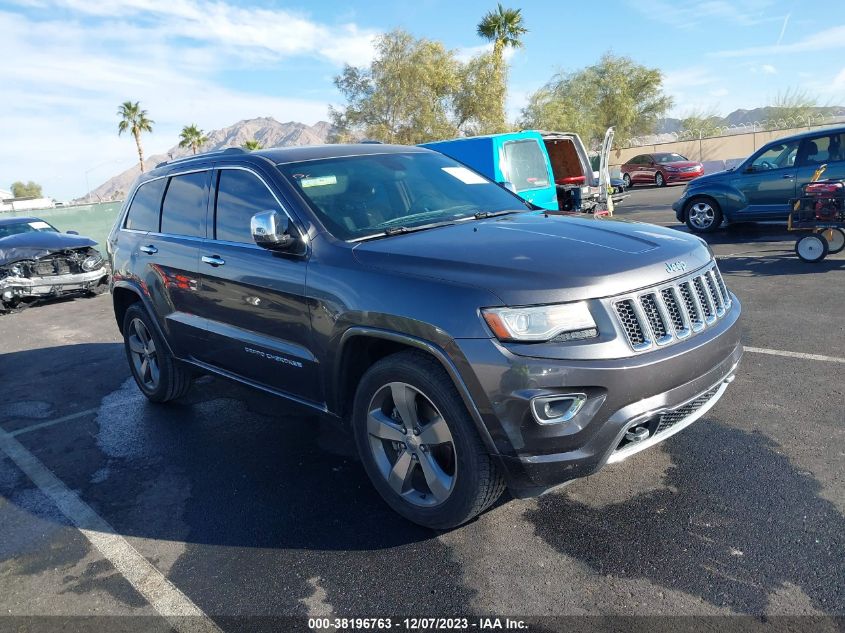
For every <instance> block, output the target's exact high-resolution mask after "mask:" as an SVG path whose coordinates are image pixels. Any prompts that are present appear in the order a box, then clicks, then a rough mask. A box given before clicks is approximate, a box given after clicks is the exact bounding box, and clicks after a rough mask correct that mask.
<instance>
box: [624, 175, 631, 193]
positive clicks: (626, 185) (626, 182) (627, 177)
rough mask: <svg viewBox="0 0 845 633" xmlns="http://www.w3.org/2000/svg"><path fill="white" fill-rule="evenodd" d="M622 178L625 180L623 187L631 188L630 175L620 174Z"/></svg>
mask: <svg viewBox="0 0 845 633" xmlns="http://www.w3.org/2000/svg"><path fill="white" fill-rule="evenodd" d="M622 180H623V181H624V182H625V189H630V188H631V175H630V174H625V175H624V176H622Z"/></svg>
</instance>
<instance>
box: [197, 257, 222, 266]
mask: <svg viewBox="0 0 845 633" xmlns="http://www.w3.org/2000/svg"><path fill="white" fill-rule="evenodd" d="M202 261H203V263H205V264H211V265H212V266H215V267H216V266H222V265H223V264H225V263H226V260H225V259H223V258H222V257H219V256H217V255H203V256H202Z"/></svg>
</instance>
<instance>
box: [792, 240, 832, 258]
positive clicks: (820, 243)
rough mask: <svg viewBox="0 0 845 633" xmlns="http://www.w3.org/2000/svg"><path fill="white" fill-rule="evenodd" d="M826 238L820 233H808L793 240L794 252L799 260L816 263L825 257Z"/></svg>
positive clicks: (826, 250) (826, 248)
mask: <svg viewBox="0 0 845 633" xmlns="http://www.w3.org/2000/svg"><path fill="white" fill-rule="evenodd" d="M827 253H828V245H827V240H826V239H824V237H822V234H821V233H810V234H809V235H805V236H804V237H802V238H801V239H800V240H798V241H797V242H795V254H796V255H798V257H800V258H801V261H803V262H807V263H808V264H816V263H818V262H820V261H822V260H823V259H824V258H825V257H827Z"/></svg>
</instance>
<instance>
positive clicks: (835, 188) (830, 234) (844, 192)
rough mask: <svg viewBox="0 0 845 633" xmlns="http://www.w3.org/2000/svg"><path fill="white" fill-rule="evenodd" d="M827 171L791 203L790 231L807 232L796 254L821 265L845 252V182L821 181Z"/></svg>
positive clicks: (819, 170) (821, 171)
mask: <svg viewBox="0 0 845 633" xmlns="http://www.w3.org/2000/svg"><path fill="white" fill-rule="evenodd" d="M826 167H827V166H826V165H822V166H821V167H819V169H818V170H817V171H816V173H815V175H814V176H813V180H811V181H810V182H808V183H807V184H805V185H804V186H803V187H802V188H801V197H800V198H795V199H793V200H790V206H791V209H792V211H791V212H790V214H789V224H788V228H789V230H790V231H804V232H806V234H805V235H802V236H801V237H800V238H798V241H797V242H795V253H796V254H797V255H798V257H800V258H801V259H802V260H803V261H805V262H811V263H815V262H820V261H822V260H823V259H824V258H825V257H827V255H828V253H832V254H833V253H838V252H840V251H841V250H842V249H843V248H845V181H843V180H820V177H821V175H822V174H823V173H824V171H825V168H826Z"/></svg>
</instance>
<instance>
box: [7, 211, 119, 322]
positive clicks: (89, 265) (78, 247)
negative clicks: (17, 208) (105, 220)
mask: <svg viewBox="0 0 845 633" xmlns="http://www.w3.org/2000/svg"><path fill="white" fill-rule="evenodd" d="M96 245H97V243H96V242H95V241H94V240H92V239H90V238H87V237H82V236H81V235H76V234H72V233H61V232H60V231H59V230H58V229H57V228H56V227H54V226H53V225H51V224H49V223H48V222H45V221H44V220H40V219H38V218H2V219H0V312H6V311H9V310H13V309H15V308H18V307H23V306H25V305H27V304H29V303H32V302H34V301H38V300H40V299H48V298H52V297H59V296H63V295H66V294H73V293H77V294H84V293H90V294H100V293H102V292H105V291H106V290H108V282H109V269H108V265H107V264H106V262H105V260H104V259H103V257H102V255H100V253H99V252H98V251H97V249H95V248H94V246H96Z"/></svg>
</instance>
